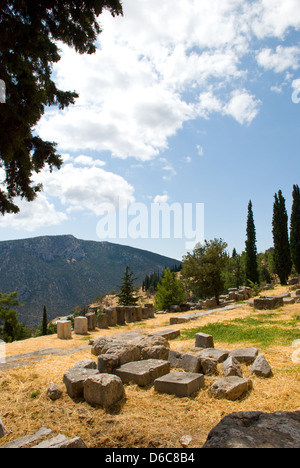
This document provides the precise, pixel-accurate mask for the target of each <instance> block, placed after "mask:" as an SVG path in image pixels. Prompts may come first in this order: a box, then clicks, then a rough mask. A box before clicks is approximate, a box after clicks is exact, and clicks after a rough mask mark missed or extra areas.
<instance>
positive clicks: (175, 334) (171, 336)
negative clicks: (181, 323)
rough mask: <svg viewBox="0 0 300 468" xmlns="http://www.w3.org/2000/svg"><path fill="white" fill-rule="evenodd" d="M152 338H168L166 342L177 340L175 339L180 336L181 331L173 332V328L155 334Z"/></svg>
mask: <svg viewBox="0 0 300 468" xmlns="http://www.w3.org/2000/svg"><path fill="white" fill-rule="evenodd" d="M152 336H162V337H163V338H166V340H175V338H177V337H178V336H180V330H173V329H172V328H171V329H167V330H161V331H158V332H155V333H153V335H152Z"/></svg>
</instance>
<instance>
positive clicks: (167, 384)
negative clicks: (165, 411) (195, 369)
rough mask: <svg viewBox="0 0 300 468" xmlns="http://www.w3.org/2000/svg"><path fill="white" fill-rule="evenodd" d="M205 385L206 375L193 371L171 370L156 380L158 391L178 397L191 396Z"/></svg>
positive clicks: (155, 386)
mask: <svg viewBox="0 0 300 468" xmlns="http://www.w3.org/2000/svg"><path fill="white" fill-rule="evenodd" d="M203 387H204V375H202V374H196V373H192V372H170V373H169V374H166V375H164V376H162V377H159V378H158V379H156V380H155V382H154V388H155V390H156V391H157V392H159V393H167V394H169V395H176V396H178V397H188V396H191V395H192V394H193V393H196V392H198V391H199V390H200V389H201V388H203Z"/></svg>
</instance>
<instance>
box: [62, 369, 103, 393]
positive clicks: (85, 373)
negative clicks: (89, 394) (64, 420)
mask: <svg viewBox="0 0 300 468" xmlns="http://www.w3.org/2000/svg"><path fill="white" fill-rule="evenodd" d="M96 374H99V371H98V370H97V369H82V368H80V367H77V368H76V367H71V368H70V369H69V370H68V371H67V372H66V373H65V374H64V377H63V383H64V384H65V386H66V390H67V393H68V395H69V397H71V398H81V397H82V396H83V383H84V381H85V380H86V379H87V378H88V377H91V376H94V375H96Z"/></svg>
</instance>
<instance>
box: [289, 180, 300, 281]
mask: <svg viewBox="0 0 300 468" xmlns="http://www.w3.org/2000/svg"><path fill="white" fill-rule="evenodd" d="M290 247H291V257H292V262H293V264H294V266H295V269H296V272H297V273H298V274H299V273H300V189H299V186H298V185H294V186H293V206H292V213H291V224H290Z"/></svg>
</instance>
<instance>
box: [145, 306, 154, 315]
mask: <svg viewBox="0 0 300 468" xmlns="http://www.w3.org/2000/svg"><path fill="white" fill-rule="evenodd" d="M145 308H146V309H148V318H154V317H155V315H154V304H152V303H148V304H145Z"/></svg>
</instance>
